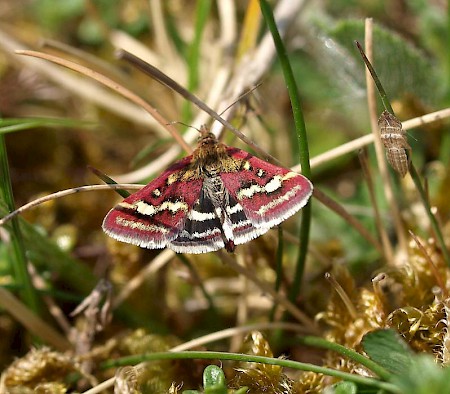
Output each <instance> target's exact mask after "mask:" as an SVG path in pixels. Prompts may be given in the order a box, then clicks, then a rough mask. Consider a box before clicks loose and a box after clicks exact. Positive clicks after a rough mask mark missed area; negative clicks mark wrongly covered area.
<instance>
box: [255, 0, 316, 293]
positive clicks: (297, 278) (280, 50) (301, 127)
mask: <svg viewBox="0 0 450 394" xmlns="http://www.w3.org/2000/svg"><path fill="white" fill-rule="evenodd" d="M260 6H261V11H262V14H263V16H264V20H265V22H266V25H267V27H268V28H269V30H270V32H271V34H272V37H273V40H274V43H275V47H276V50H277V55H278V60H279V61H280V64H281V68H282V70H283V76H284V79H285V82H286V86H287V90H288V93H289V98H290V100H291V106H292V114H293V117H294V123H295V130H296V132H297V139H298V146H299V155H300V164H301V166H302V173H303V174H304V175H305V176H306V177H307V178H310V177H311V167H310V164H309V148H308V138H307V134H306V126H305V120H304V118H303V111H302V108H301V104H300V97H299V95H298V89H297V83H296V81H295V78H294V73H293V71H292V67H291V64H290V61H289V58H288V56H287V54H286V49H285V47H284V44H283V41H282V39H281V37H280V33H279V32H278V29H277V26H276V23H275V19H274V16H273V13H272V10H271V8H270V6H269V4H268V3H267V1H266V0H260ZM302 212H303V215H302V221H301V225H300V235H299V239H300V250H299V255H298V259H297V265H296V269H295V274H294V280H293V283H292V287H291V289H290V292H289V299H290V301H291V302H294V301H295V300H296V298H297V296H298V294H299V293H300V287H301V282H302V278H303V271H304V267H305V261H306V254H307V250H308V241H309V230H310V225H311V200H310V202H309V203H308V204H307V205H306V206H305V207H304V208H303V210H302Z"/></svg>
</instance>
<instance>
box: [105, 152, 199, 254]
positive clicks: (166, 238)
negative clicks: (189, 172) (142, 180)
mask: <svg viewBox="0 0 450 394" xmlns="http://www.w3.org/2000/svg"><path fill="white" fill-rule="evenodd" d="M191 160H192V156H188V157H185V158H184V159H182V160H180V161H178V162H176V163H175V164H174V165H172V166H171V167H169V168H168V169H167V170H166V171H165V172H164V173H163V174H161V176H159V177H157V178H155V179H154V180H153V181H151V182H150V183H149V184H148V185H147V186H145V187H144V188H143V189H141V190H139V191H138V192H136V193H134V194H132V195H130V196H128V197H127V198H126V199H125V200H123V201H122V202H121V203H119V204H117V205H116V206H115V207H114V208H113V209H111V211H109V213H108V214H107V215H106V217H105V219H104V220H103V225H102V227H103V230H104V231H105V233H106V234H108V235H109V236H111V237H112V238H115V239H117V240H118V241H122V242H127V243H131V244H134V245H138V246H140V247H143V248H149V249H160V248H164V247H165V246H167V245H168V244H169V243H170V242H171V241H172V240H174V239H175V238H176V237H177V236H178V235H179V233H180V232H181V231H182V230H183V227H184V223H185V221H186V218H187V214H188V213H189V211H190V210H191V208H192V207H193V205H194V204H195V202H196V201H197V200H198V198H199V195H200V191H201V188H202V182H203V181H202V180H201V179H195V180H191V181H181V180H179V178H178V177H177V174H178V173H180V172H182V171H183V170H184V169H186V166H188V165H189V163H190V162H191Z"/></svg>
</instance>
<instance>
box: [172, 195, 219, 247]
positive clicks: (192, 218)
mask: <svg viewBox="0 0 450 394" xmlns="http://www.w3.org/2000/svg"><path fill="white" fill-rule="evenodd" d="M221 227H222V226H221V223H220V219H219V218H218V217H217V215H216V213H215V211H214V205H213V203H212V202H211V200H210V199H209V197H208V196H207V194H206V193H205V191H204V190H203V189H202V190H201V191H200V193H199V198H198V200H197V201H196V202H195V203H194V205H193V207H192V209H191V210H190V211H189V213H188V215H187V218H186V221H185V222H184V225H183V229H182V231H180V232H179V234H178V236H177V237H176V238H175V239H173V240H172V241H170V243H169V245H168V247H169V248H170V249H172V250H174V251H175V252H178V253H206V252H213V251H215V250H219V249H221V248H223V247H224V246H225V244H224V241H223V238H222V232H221Z"/></svg>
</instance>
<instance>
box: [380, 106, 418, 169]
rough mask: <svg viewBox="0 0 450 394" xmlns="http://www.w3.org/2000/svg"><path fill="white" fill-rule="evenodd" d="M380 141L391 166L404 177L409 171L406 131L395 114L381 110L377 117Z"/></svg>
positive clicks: (408, 149) (409, 151)
mask: <svg viewBox="0 0 450 394" xmlns="http://www.w3.org/2000/svg"><path fill="white" fill-rule="evenodd" d="M378 127H379V128H380V133H381V141H382V143H383V145H384V148H385V150H386V158H387V161H388V162H389V164H390V165H391V166H392V168H393V169H394V170H395V171H396V172H398V173H399V174H400V175H401V176H402V177H404V176H405V175H406V174H407V172H408V171H409V164H410V160H411V158H410V156H411V155H410V153H411V147H410V146H409V144H408V141H407V139H406V132H405V131H404V130H403V128H402V123H401V122H400V121H399V120H398V119H397V117H396V116H394V115H392V114H391V113H390V112H388V111H383V113H382V114H381V115H380V117H379V119H378Z"/></svg>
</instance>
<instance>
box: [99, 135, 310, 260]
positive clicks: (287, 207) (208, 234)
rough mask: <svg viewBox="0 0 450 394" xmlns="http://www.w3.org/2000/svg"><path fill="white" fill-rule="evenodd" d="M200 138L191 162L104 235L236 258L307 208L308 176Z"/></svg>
mask: <svg viewBox="0 0 450 394" xmlns="http://www.w3.org/2000/svg"><path fill="white" fill-rule="evenodd" d="M201 132H202V135H201V138H200V140H199V144H198V147H197V149H196V150H195V151H194V152H193V154H192V155H191V156H188V157H185V158H184V159H182V160H180V161H178V162H176V163H175V164H173V165H172V166H171V167H169V168H168V169H167V170H166V171H164V172H163V173H162V174H161V175H160V176H159V177H157V178H155V179H154V180H153V181H151V182H150V183H149V184H148V185H147V186H145V187H144V188H143V189H141V190H140V191H138V192H137V193H134V194H132V195H130V196H129V197H127V198H126V199H125V200H123V201H122V202H120V203H119V204H118V205H116V206H115V207H114V208H113V209H112V210H111V211H109V213H108V214H107V215H106V217H105V219H104V221H103V230H104V231H105V232H106V234H108V235H109V236H111V237H113V238H115V239H117V240H119V241H123V242H128V243H131V244H134V245H138V246H141V247H143V248H149V249H159V248H164V247H168V248H170V249H172V250H174V251H175V252H177V253H206V252H212V251H215V250H218V249H221V248H224V247H225V248H226V250H227V251H229V252H232V251H234V249H235V245H239V244H243V243H245V242H248V241H250V240H252V239H254V238H256V237H259V236H260V235H262V234H264V233H266V232H267V231H268V230H269V229H270V228H271V227H273V226H276V225H277V224H279V223H281V222H282V221H284V220H285V219H287V218H288V217H290V216H292V215H293V214H294V213H296V212H297V211H298V210H300V209H301V208H302V207H303V206H304V205H305V204H306V203H307V202H308V200H309V198H310V196H311V194H312V189H313V186H312V184H311V182H310V181H309V180H308V179H307V178H305V177H304V176H302V175H300V174H297V173H295V172H292V171H290V170H288V169H285V168H282V167H278V166H275V165H273V164H270V163H267V162H265V161H264V160H261V159H258V158H257V157H254V156H252V155H251V154H250V153H247V152H245V151H243V150H240V149H237V148H232V147H229V146H226V145H224V144H222V143H219V142H218V141H217V139H216V138H215V137H214V135H213V134H212V133H209V132H208V131H207V130H206V128H202V130H201Z"/></svg>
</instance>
